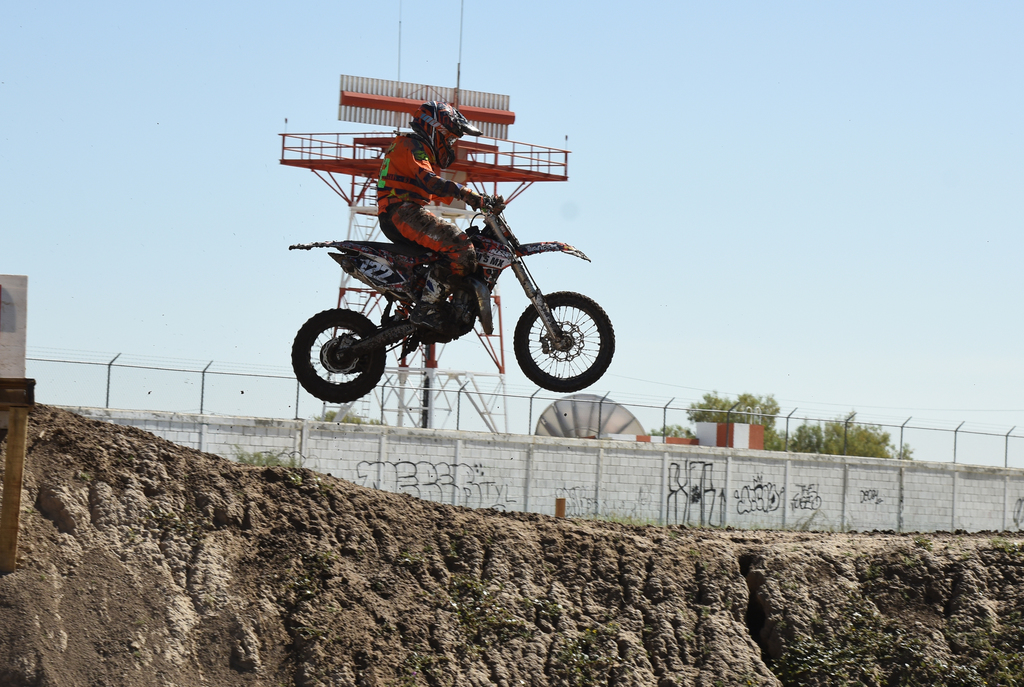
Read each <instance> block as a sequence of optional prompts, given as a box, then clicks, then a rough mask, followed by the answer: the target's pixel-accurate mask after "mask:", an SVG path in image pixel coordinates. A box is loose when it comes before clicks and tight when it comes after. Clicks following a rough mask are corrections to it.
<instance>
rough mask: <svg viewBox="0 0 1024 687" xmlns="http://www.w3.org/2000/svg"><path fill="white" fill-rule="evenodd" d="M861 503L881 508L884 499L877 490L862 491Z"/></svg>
mask: <svg viewBox="0 0 1024 687" xmlns="http://www.w3.org/2000/svg"><path fill="white" fill-rule="evenodd" d="M860 502H861V503H870V504H873V505H875V506H879V505H881V504H882V497H881V496H879V495H878V490H877V489H861V490H860Z"/></svg>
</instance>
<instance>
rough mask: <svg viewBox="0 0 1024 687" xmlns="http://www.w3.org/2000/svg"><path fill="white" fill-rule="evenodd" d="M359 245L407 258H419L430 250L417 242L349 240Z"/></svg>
mask: <svg viewBox="0 0 1024 687" xmlns="http://www.w3.org/2000/svg"><path fill="white" fill-rule="evenodd" d="M349 243H354V244H356V245H357V246H366V247H368V248H375V249H377V250H384V251H388V252H389V253H394V254H396V255H404V256H405V257H407V258H418V257H420V256H421V255H426V254H427V253H429V252H430V249H428V248H424V247H423V246H420V245H417V244H415V243H390V242H388V243H384V242H383V241H349Z"/></svg>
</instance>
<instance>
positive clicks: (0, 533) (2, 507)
mask: <svg viewBox="0 0 1024 687" xmlns="http://www.w3.org/2000/svg"><path fill="white" fill-rule="evenodd" d="M35 387H36V380H34V379H10V378H6V379H0V411H7V412H8V420H7V422H8V427H7V457H6V460H5V463H4V490H3V497H2V498H3V501H0V574H2V573H11V572H14V571H15V569H17V567H18V525H19V521H20V518H21V483H22V480H23V478H24V475H25V448H26V446H27V444H28V410H29V408H31V407H32V405H33V404H34V403H35Z"/></svg>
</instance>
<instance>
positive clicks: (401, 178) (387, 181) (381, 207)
mask: <svg viewBox="0 0 1024 687" xmlns="http://www.w3.org/2000/svg"><path fill="white" fill-rule="evenodd" d="M437 171H438V170H437V167H436V166H435V165H434V154H433V153H432V152H431V150H430V148H429V147H427V145H426V144H424V143H423V141H421V140H419V139H418V138H415V137H413V136H410V135H408V134H400V135H399V136H396V137H395V140H394V142H392V144H391V146H390V147H389V148H388V150H387V152H386V153H384V162H383V163H381V166H380V176H379V177H378V178H377V212H380V213H382V212H386V211H387V209H388V208H389V207H390V206H391V205H396V204H398V203H415V204H417V205H420V206H423V205H426V204H427V203H431V202H439V203H450V202H451V201H452V199H453V198H458V197H460V195H461V192H462V186H461V185H459V184H456V183H455V182H454V181H449V180H448V179H445V178H443V177H441V176H439V175H438V173H437Z"/></svg>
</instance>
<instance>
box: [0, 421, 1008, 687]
mask: <svg viewBox="0 0 1024 687" xmlns="http://www.w3.org/2000/svg"><path fill="white" fill-rule="evenodd" d="M29 432H30V433H29V455H28V474H27V475H26V493H25V506H26V508H25V511H24V513H23V521H22V530H21V532H22V534H21V542H22V552H23V561H22V562H21V567H20V569H19V570H18V572H16V573H14V574H10V575H7V576H4V577H2V578H0V685H11V686H15V687H18V686H21V685H55V686H64V685H82V686H94V685H95V686H99V685H111V686H113V685H117V686H133V685H176V686H179V687H184V686H186V685H267V686H271V685H275V686H276V685H292V684H296V685H338V686H341V685H346V686H348V685H352V686H355V685H359V686H369V685H500V686H501V687H515V686H518V685H533V686H538V687H539V686H541V685H589V684H593V685H658V686H659V687H662V686H666V685H675V684H680V685H691V684H692V685H769V684H779V683H780V681H781V683H782V684H801V685H814V684H848V683H856V681H857V680H859V681H861V682H862V683H864V684H929V683H930V684H964V685H973V684H979V685H980V684H985V683H986V682H985V681H987V684H990V685H991V684H1006V685H1013V684H1022V683H1021V682H1020V680H1021V678H1020V672H1021V665H1022V662H1024V655H1022V653H1021V652H1022V647H1024V622H1022V619H1021V613H1022V611H1024V584H1022V583H1024V553H1022V548H1024V547H1022V546H1021V542H1022V539H1021V537H1020V536H1019V535H1015V536H1014V537H1009V538H1007V537H997V536H996V535H978V536H957V535H955V534H954V535H928V536H913V535H910V536H898V535H892V534H878V533H875V534H810V533H776V532H740V531H730V530H725V531H720V530H695V529H683V528H657V527H630V526H625V525H621V524H615V523H603V522H594V521H581V520H555V519H552V518H547V517H541V516H536V515H520V514H502V513H494V512H483V511H470V510H465V509H461V508H452V507H448V506H443V505H438V504H433V503H429V502H424V501H419V500H416V499H413V498H411V497H407V496H403V495H396V494H389V493H384V492H377V491H372V490H367V489H363V488H360V487H357V486H355V485H353V484H351V483H349V482H346V481H344V480H340V479H335V478H331V477H326V476H319V475H317V474H315V473H312V472H309V471H307V470H296V469H285V468H254V467H248V466H243V465H237V464H234V463H232V462H229V461H226V460H223V459H221V458H218V457H216V456H211V455H206V454H202V453H199V452H196V451H193V450H190V449H186V448H183V447H180V446H177V445H175V444H171V443H169V442H166V441H163V440H161V439H158V438H156V437H153V436H152V435H150V434H147V433H144V432H142V431H138V430H135V429H132V428H126V427H119V426H115V425H108V424H103V423H99V422H95V421H91V420H87V419H84V418H81V417H78V416H75V415H71V414H69V413H67V412H64V411H61V410H58V409H53V408H48V407H38V408H37V409H36V410H35V411H34V412H33V414H32V417H31V425H30V430H29ZM780 678H781V680H780ZM1014 680H1017V682H1014Z"/></svg>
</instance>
